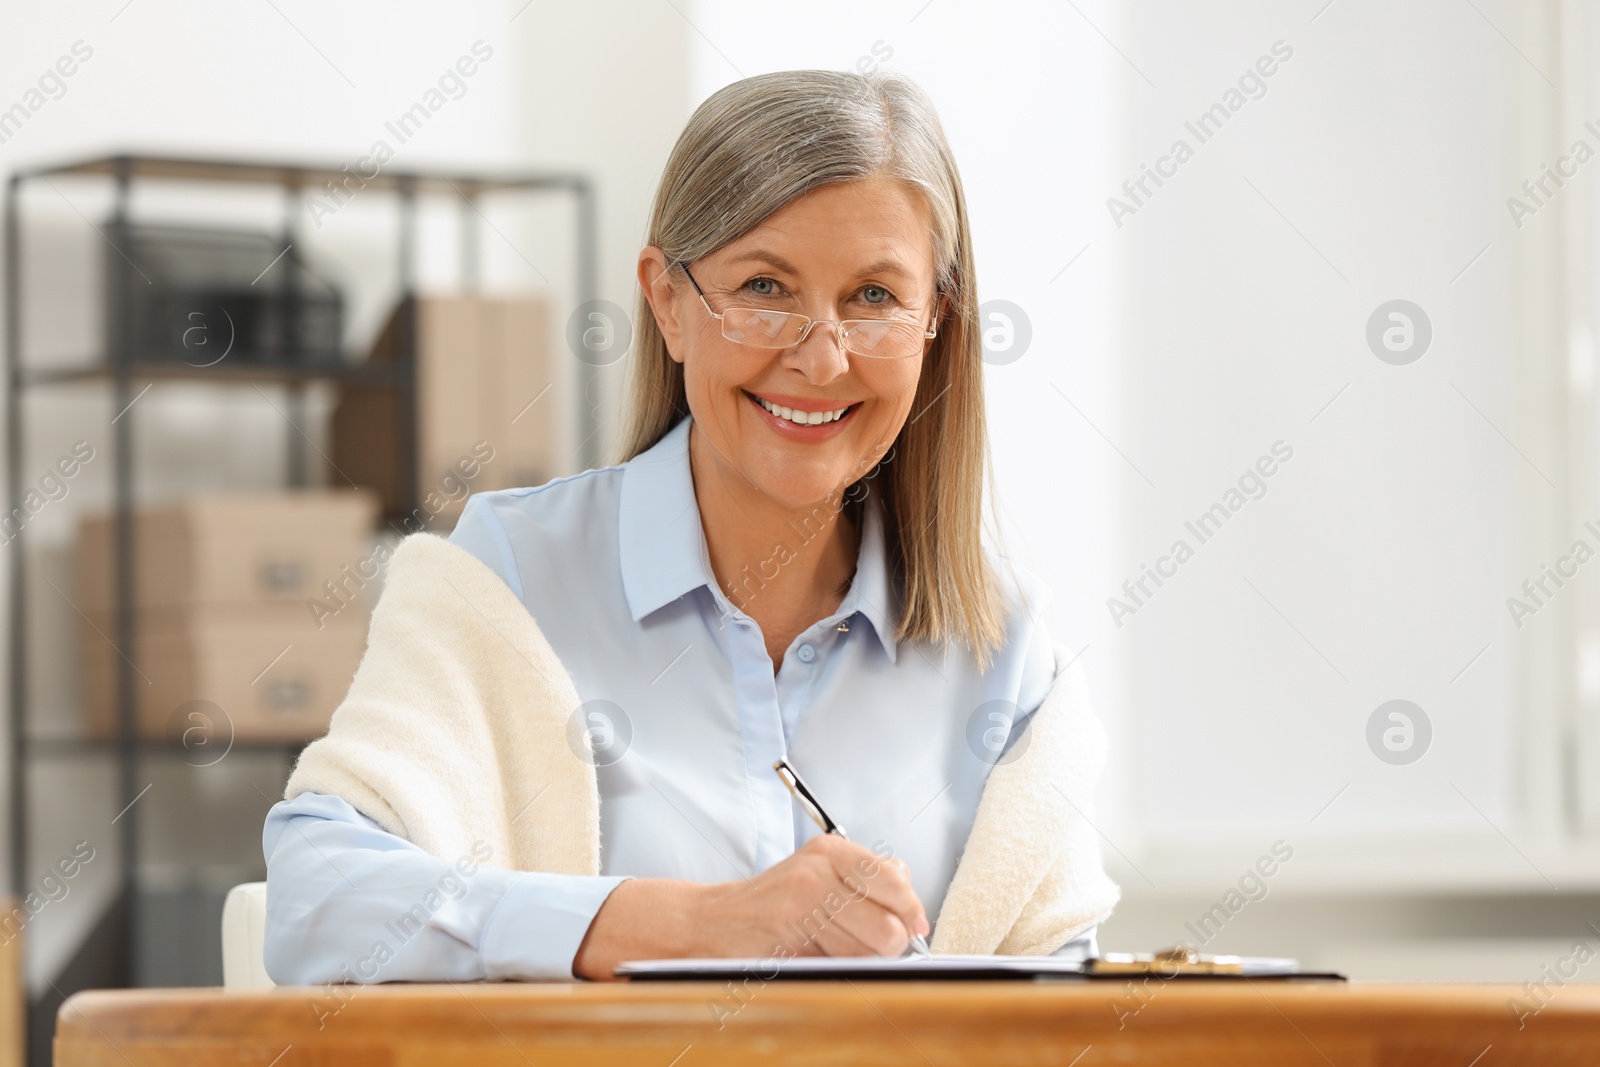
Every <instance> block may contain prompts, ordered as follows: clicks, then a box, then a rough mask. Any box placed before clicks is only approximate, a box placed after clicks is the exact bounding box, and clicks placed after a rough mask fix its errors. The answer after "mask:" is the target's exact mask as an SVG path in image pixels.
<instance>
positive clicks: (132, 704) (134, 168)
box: [3, 153, 599, 994]
mask: <svg viewBox="0 0 1600 1067" xmlns="http://www.w3.org/2000/svg"><path fill="white" fill-rule="evenodd" d="M56 177H80V178H101V179H105V180H108V181H109V182H110V183H111V184H112V190H113V201H112V204H113V206H112V215H111V223H112V225H113V226H117V227H120V226H122V225H125V224H127V223H128V222H129V221H130V219H131V217H132V214H133V211H132V200H133V191H134V186H135V184H136V183H141V182H203V183H232V184H237V185H256V186H263V185H264V186H268V187H271V186H276V187H278V188H279V189H281V190H282V192H283V201H284V218H283V223H282V235H283V240H284V242H286V244H293V243H295V242H296V240H297V239H298V235H299V223H298V214H299V211H300V207H301V204H300V197H299V195H298V192H299V191H300V190H302V189H304V188H308V187H317V186H321V185H323V184H325V183H326V182H328V181H343V180H345V179H347V178H348V174H347V173H346V170H345V168H344V167H342V166H336V165H333V164H327V163H316V162H288V161H281V160H260V159H254V160H252V159H222V158H213V157H198V156H197V157H184V156H171V155H148V154H133V153H119V154H114V155H107V156H99V157H94V158H88V159H80V160H76V161H72V162H65V163H61V164H57V165H51V166H39V167H31V168H23V169H21V170H18V171H16V172H14V173H13V174H12V175H11V176H10V178H9V181H8V183H7V187H6V195H5V207H4V231H5V232H4V250H3V256H4V260H3V262H4V271H5V279H4V307H5V331H4V347H5V355H4V359H5V373H6V383H7V388H6V397H5V411H6V429H5V435H4V444H5V450H6V474H7V479H8V487H9V490H8V494H7V497H8V507H10V508H12V509H15V508H20V507H22V506H23V505H22V501H23V497H24V493H23V489H24V485H25V481H24V473H23V469H22V467H23V463H24V454H25V450H26V435H25V433H24V421H23V420H24V413H25V412H24V408H25V405H24V400H25V398H26V397H27V395H28V394H29V393H30V391H31V390H32V389H34V388H39V387H57V386H62V385H77V384H91V385H96V386H99V387H106V388H109V389H110V390H111V393H112V398H113V404H114V409H113V410H116V411H118V412H120V413H121V414H120V415H119V416H118V417H117V418H116V419H115V420H114V424H113V425H114V439H113V440H114V444H113V448H114V451H115V458H114V487H113V506H114V514H115V519H114V527H113V528H114V538H115V547H114V551H115V571H116V589H115V598H116V605H115V609H114V632H115V634H116V640H117V642H118V647H119V648H121V649H123V650H126V651H127V652H128V653H129V655H128V656H119V657H118V659H117V678H116V689H115V692H116V700H117V717H116V721H117V735H116V737H115V738H111V739H93V738H58V737H52V738H44V737H39V738H34V737H31V736H29V734H28V729H27V714H26V708H27V696H28V679H29V674H28V670H27V666H28V634H27V625H26V623H27V611H28V603H27V595H26V588H25V585H26V552H25V551H24V546H25V544H26V543H27V541H28V540H29V539H30V534H29V530H28V528H27V527H26V526H25V527H23V528H21V529H19V531H18V533H17V536H16V538H15V539H14V543H13V544H12V546H11V548H12V551H11V553H10V560H9V578H10V589H9V595H8V616H9V625H10V634H9V641H8V648H9V668H10V675H9V686H8V694H7V696H8V701H7V702H8V716H7V719H8V733H9V740H10V747H9V753H8V758H9V761H10V771H11V775H10V782H9V787H10V791H11V796H10V800H11V823H12V825H11V842H10V846H11V864H10V882H11V886H10V888H11V891H12V892H13V893H14V894H15V895H17V896H18V897H21V896H22V895H23V894H25V893H26V892H27V891H28V885H29V881H28V873H29V870H28V867H29V864H28V848H29V841H30V834H29V826H28V823H29V809H30V805H29V789H28V770H29V768H30V766H31V765H32V763H33V761H34V758H35V757H37V756H46V755H55V756H57V757H76V756H79V755H85V754H92V753H95V752H113V753H115V756H116V761H117V765H118V774H117V795H118V798H119V804H121V805H123V806H124V807H123V810H124V811H126V810H127V807H126V806H128V805H131V804H132V803H133V802H134V801H135V800H136V799H137V798H138V795H139V792H138V791H139V784H138V783H139V778H138V770H139V762H140V759H141V757H149V756H150V755H151V753H152V750H153V749H156V748H157V747H159V746H160V745H162V744H163V743H164V742H161V741H158V740H153V739H149V738H142V737H140V736H139V735H138V732H137V722H136V717H137V704H136V699H135V698H136V689H135V671H134V667H133V663H132V660H131V658H130V657H131V656H132V655H133V654H134V653H135V652H136V650H137V646H138V633H137V615H136V612H135V607H134V606H135V604H136V603H137V589H136V588H135V568H134V566H133V564H134V560H135V559H136V553H135V547H136V546H135V543H134V538H135V522H134V518H135V504H136V486H135V474H136V471H135V464H134V455H133V440H134V434H133V424H134V418H135V417H136V414H135V411H134V408H133V407H132V406H131V405H132V403H133V401H134V400H135V399H136V397H137V395H138V392H137V388H136V387H138V386H139V383H140V382H141V381H143V380H146V379H150V380H157V379H165V380H173V379H182V380H190V381H200V382H210V383H217V384H229V385H242V384H249V383H252V382H272V383H275V384H283V385H287V386H288V387H289V388H290V396H291V399H290V410H291V414H292V413H293V412H294V411H296V410H299V409H300V407H301V405H300V404H299V400H300V399H301V398H302V397H303V392H304V388H305V386H306V385H308V384H309V383H311V382H314V381H329V382H334V383H350V384H367V385H381V386H388V387H392V388H395V389H398V390H400V391H401V392H402V394H403V397H402V402H401V403H400V405H399V407H400V411H401V418H400V427H399V430H400V434H399V437H400V440H401V447H402V450H403V453H402V455H401V457H400V469H401V472H402V475H403V485H404V486H405V494H406V496H407V498H408V499H410V498H414V497H415V495H416V494H417V474H418V470H417V464H418V442H417V435H416V429H417V414H416V413H417V381H416V377H417V376H416V354H415V347H414V346H415V342H416V323H415V319H414V302H412V301H408V299H407V298H408V297H409V296H411V295H413V294H415V293H416V291H417V270H416V268H417V203H418V198H419V197H422V196H452V195H453V196H456V197H459V198H460V200H461V201H462V204H461V211H460V221H459V230H460V233H461V274H462V278H463V281H464V283H465V286H466V287H467V288H468V289H469V291H471V290H475V289H476V288H477V287H478V284H479V281H480V278H481V249H482V243H481V241H480V239H479V232H478V231H479V228H480V226H481V225H482V214H481V212H480V210H479V206H478V205H479V202H480V200H481V198H483V197H484V196H486V195H490V194H558V195H567V196H571V197H572V198H573V201H574V208H575V211H574V229H575V238H576V241H575V243H576V264H575V270H576V275H575V278H574V290H575V295H576V299H577V301H578V303H579V304H580V305H581V304H584V303H587V302H589V301H591V300H593V299H595V297H596V295H597V293H598V266H597V265H598V253H597V248H596V241H597V238H598V225H597V210H596V194H595V188H594V185H593V182H592V180H591V179H590V178H589V177H588V176H587V175H585V174H582V173H576V172H528V171H524V172H509V173H486V172H481V171H469V172H448V171H434V170H411V169H400V168H395V169H388V168H386V169H385V170H383V171H382V172H381V173H380V174H379V175H378V176H377V177H375V178H370V179H365V178H364V176H363V178H364V180H365V182H366V186H365V187H367V188H372V189H375V190H380V191H387V192H390V193H393V194H394V196H395V200H396V205H397V218H396V226H397V229H398V251H399V257H398V258H399V264H398V266H399V292H398V294H397V301H396V303H397V306H399V307H402V308H403V307H406V306H411V307H412V308H413V311H412V313H411V314H410V315H408V316H407V317H406V318H405V319H403V320H402V323H401V328H400V344H399V346H398V353H397V356H398V358H397V359H396V360H395V361H394V362H393V363H391V364H387V365H373V366H368V365H366V364H361V363H357V364H345V365H304V366H299V365H294V366H289V365H265V364H257V365H248V364H233V365H226V366H224V365H220V364H219V365H217V366H213V367H206V368H198V367H190V366H187V365H184V364H182V363H168V364H161V363H157V362H155V361H153V360H149V359H141V358H140V357H139V354H138V353H137V352H135V351H134V350H133V341H132V339H131V338H130V337H128V336H127V331H126V330H119V329H115V328H111V329H108V336H107V344H108V349H107V358H106V360H105V361H104V362H96V363H93V364H88V365H85V366H81V367H28V366H25V358H24V353H23V351H22V337H23V331H22V326H23V307H22V295H23V288H24V287H23V279H22V274H21V271H22V260H23V254H24V247H23V231H22V221H23V220H22V214H23V212H22V193H23V190H24V187H25V186H27V185H28V184H30V183H33V182H38V181H48V180H49V179H51V178H56ZM291 258H292V257H291ZM133 276H134V268H133V265H132V264H130V263H128V262H127V260H126V258H125V257H123V258H122V259H121V260H120V261H113V262H112V266H111V277H110V279H109V280H110V285H109V289H108V293H107V297H108V304H109V307H108V323H113V324H114V323H119V322H120V323H125V322H127V321H128V319H129V310H130V306H131V301H132V283H133ZM291 342H292V339H291ZM598 374H599V372H598V368H596V367H594V366H592V365H590V364H589V363H588V362H587V361H581V360H580V361H579V367H578V383H577V384H578V396H579V398H580V401H579V404H578V407H579V410H578V412H577V413H576V414H577V421H578V428H579V433H580V434H581V438H580V440H581V441H582V444H581V445H580V449H579V451H580V455H579V460H580V464H581V465H582V466H585V467H592V466H596V465H598V463H599V442H598V441H597V440H596V438H597V436H598V434H597V430H598V413H597V411H596V410H595V408H594V407H593V405H592V403H591V402H590V401H589V399H588V398H589V397H591V396H593V395H594V387H595V386H596V385H597V384H598ZM291 421H294V420H293V419H291ZM296 425H298V424H296ZM289 440H290V442H291V446H293V448H292V452H291V457H290V463H289V481H290V484H291V485H293V484H305V483H306V482H307V481H308V480H309V479H308V472H307V464H306V461H305V459H304V456H303V453H304V446H303V445H302V444H300V443H299V442H296V441H295V440H294V438H293V437H290V438H289ZM297 457H298V458H297ZM410 502H411V504H413V505H414V504H415V503H416V501H415V499H410ZM305 743H306V742H293V743H290V742H284V743H281V744H279V743H275V742H259V743H254V744H252V745H249V746H248V747H250V748H252V749H259V750H272V749H279V750H282V751H285V752H286V753H289V752H293V751H295V750H297V749H298V748H300V747H303V745H304V744H305ZM117 821H118V823H119V825H118V827H117V830H118V833H119V844H120V865H119V875H120V879H121V882H120V884H121V893H122V897H121V899H123V900H131V899H132V893H133V891H134V890H135V888H136V887H135V885H134V878H135V874H136V868H137V866H138V863H139V859H140V856H139V847H140V835H139V830H138V823H139V820H138V818H137V817H136V816H130V817H129V818H125V819H118V820H117ZM125 938H126V943H125V945H124V946H123V955H122V958H123V959H124V960H126V961H127V968H128V971H127V974H125V975H124V976H123V983H124V984H125V985H131V984H132V982H133V980H134V978H135V976H136V975H137V973H138V961H137V959H136V956H135V953H136V951H137V944H136V941H137V939H136V938H135V937H134V935H133V930H132V927H131V924H130V925H129V926H128V929H127V930H126V931H125ZM65 992H66V993H67V994H70V993H71V992H72V990H66V991H65Z"/></svg>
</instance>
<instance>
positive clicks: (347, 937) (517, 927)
mask: <svg viewBox="0 0 1600 1067" xmlns="http://www.w3.org/2000/svg"><path fill="white" fill-rule="evenodd" d="M261 843H262V851H263V853H264V854H265V856H266V860H267V918H266V943H265V961H264V962H265V964H266V970H267V975H268V976H269V977H270V978H271V979H272V980H273V981H274V982H276V983H278V984H280V985H317V984H322V983H327V982H358V983H371V982H393V981H410V982H446V981H457V982H465V981H475V980H480V979H487V980H490V981H494V980H512V981H526V980H537V979H566V980H571V979H572V978H573V974H572V961H573V957H574V956H576V955H577V952H578V948H579V946H580V945H581V944H582V943H583V938H584V935H585V934H586V933H588V930H589V925H590V923H591V922H593V920H594V917H595V914H596V913H597V912H599V910H600V906H601V905H602V904H604V903H605V900H606V898H607V897H608V896H609V895H610V894H611V891H612V890H613V889H615V888H616V887H617V885H618V884H620V883H621V882H623V881H624V880H625V879H624V878H621V877H610V876H603V875H573V874H549V873H543V872H533V871H511V870H504V869H500V868H493V867H482V866H478V865H476V864H474V863H471V862H470V859H469V860H468V861H467V862H465V863H464V862H463V861H462V860H457V861H455V862H454V863H452V862H451V861H450V860H448V859H444V858H441V857H438V856H433V855H430V854H428V853H426V852H424V851H422V849H420V848H418V847H417V846H416V845H414V844H412V843H411V842H409V841H407V840H406V839H404V838H402V837H398V836H396V835H394V834H390V833H388V832H387V831H385V830H383V829H381V828H380V827H379V826H378V824H377V823H375V822H373V821H372V820H371V819H369V818H367V817H366V816H364V815H362V814H361V813H360V812H359V811H357V810H356V809H355V808H354V807H352V806H351V805H350V804H349V803H348V802H347V801H346V800H344V799H343V798H342V797H339V796H335V795H332V794H322V793H310V792H307V793H302V794H300V795H299V796H297V797H295V799H294V800H292V801H279V802H278V803H277V804H274V805H273V806H272V809H271V811H270V812H269V813H268V815H267V820H266V824H265V826H264V828H263V830H262V839H261Z"/></svg>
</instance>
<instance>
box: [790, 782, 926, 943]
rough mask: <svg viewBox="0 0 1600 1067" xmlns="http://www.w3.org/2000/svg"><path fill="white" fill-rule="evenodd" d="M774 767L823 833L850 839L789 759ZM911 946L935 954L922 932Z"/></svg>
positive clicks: (914, 938) (915, 935)
mask: <svg viewBox="0 0 1600 1067" xmlns="http://www.w3.org/2000/svg"><path fill="white" fill-rule="evenodd" d="M772 769H773V770H775V771H777V772H778V777H779V778H781V779H783V784H784V785H786V786H788V787H789V792H791V793H793V794H794V798H795V799H796V800H798V801H799V802H800V806H801V807H802V808H804V809H805V812H806V814H807V815H809V816H811V821H812V822H814V823H816V824H817V825H818V826H820V827H821V828H822V832H823V833H825V834H838V835H839V836H840V837H842V838H844V839H845V840H846V841H848V840H850V835H849V834H847V833H845V832H844V828H843V827H841V826H840V825H839V824H838V823H836V822H834V821H833V819H832V817H830V816H829V815H828V813H827V812H825V811H823V810H822V805H821V804H819V803H817V798H816V797H815V796H814V795H813V794H812V792H811V788H810V787H809V786H807V785H806V782H805V779H804V778H801V777H800V772H799V771H796V770H795V769H794V768H793V767H791V766H789V761H788V760H786V759H780V760H779V761H778V762H776V763H774V764H773V765H772ZM911 947H912V949H914V950H915V951H916V952H917V953H918V954H920V955H923V956H931V955H932V954H933V950H932V949H930V948H929V947H928V942H927V940H926V939H925V938H924V937H923V936H922V935H921V934H912V935H911Z"/></svg>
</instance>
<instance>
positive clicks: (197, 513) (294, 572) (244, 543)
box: [77, 489, 378, 615]
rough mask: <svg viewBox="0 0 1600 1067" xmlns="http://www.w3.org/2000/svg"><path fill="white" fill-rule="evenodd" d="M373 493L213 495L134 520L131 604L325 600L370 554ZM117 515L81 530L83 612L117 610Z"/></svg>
mask: <svg viewBox="0 0 1600 1067" xmlns="http://www.w3.org/2000/svg"><path fill="white" fill-rule="evenodd" d="M377 519H378V499H377V496H376V494H374V493H373V492H371V491H370V490H365V489H359V490H358V489H296V490H282V491H265V492H249V493H208V494H201V495H196V496H192V497H188V498H186V499H184V500H183V501H181V502H179V503H177V504H174V505H171V506H168V507H161V508H152V509H145V510H141V511H139V512H138V513H137V514H136V516H135V520H134V552H135V555H136V561H135V568H134V602H135V604H136V606H139V607H187V606H190V605H197V604H232V605H248V604H265V605H284V604H294V605H298V606H300V609H301V610H302V611H304V610H305V607H304V605H305V601H306V600H307V599H308V598H311V597H321V596H325V595H326V592H325V591H326V584H325V583H327V582H329V581H333V582H335V583H338V582H340V581H341V579H343V577H344V568H346V567H350V568H355V567H357V566H358V565H359V564H360V562H361V561H362V560H363V559H365V558H366V557H368V556H369V555H370V554H371V545H372V537H373V530H374V527H375V526H376V524H377ZM114 528H115V522H114V520H113V519H112V517H111V516H97V517H95V518H90V519H85V520H84V521H83V523H82V525H81V526H80V527H79V532H78V589H77V606H78V607H79V608H80V609H82V610H83V611H84V612H85V613H87V614H89V615H96V614H98V613H102V612H108V611H110V610H111V609H112V607H113V605H114V604H115V592H116V590H115V587H114V585H113V583H112V579H113V576H114V575H115V573H116V570H115V565H116V561H115V559H114V558H113V555H112V545H113V534H114Z"/></svg>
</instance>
